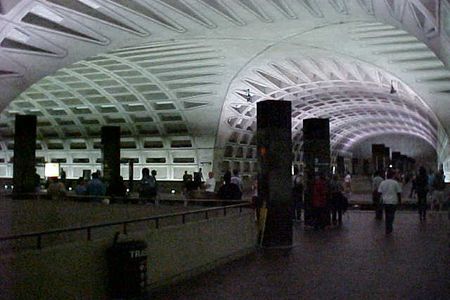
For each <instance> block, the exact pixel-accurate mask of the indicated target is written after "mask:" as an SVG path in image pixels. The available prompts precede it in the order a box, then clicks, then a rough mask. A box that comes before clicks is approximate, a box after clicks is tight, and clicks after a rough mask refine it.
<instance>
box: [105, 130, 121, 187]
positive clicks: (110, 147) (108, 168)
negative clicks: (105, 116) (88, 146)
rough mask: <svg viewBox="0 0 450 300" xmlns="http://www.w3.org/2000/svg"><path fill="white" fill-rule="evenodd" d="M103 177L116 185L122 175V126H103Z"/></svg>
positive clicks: (110, 183)
mask: <svg viewBox="0 0 450 300" xmlns="http://www.w3.org/2000/svg"><path fill="white" fill-rule="evenodd" d="M102 159H103V179H104V180H105V182H107V183H108V184H109V185H115V184H116V183H117V181H118V179H119V176H120V127H119V126H103V127H102Z"/></svg>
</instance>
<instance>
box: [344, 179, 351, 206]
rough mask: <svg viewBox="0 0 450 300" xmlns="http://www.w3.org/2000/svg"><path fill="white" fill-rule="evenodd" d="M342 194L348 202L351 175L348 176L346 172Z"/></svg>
mask: <svg viewBox="0 0 450 300" xmlns="http://www.w3.org/2000/svg"><path fill="white" fill-rule="evenodd" d="M344 194H345V196H346V197H347V199H349V200H350V197H351V195H352V175H350V172H347V175H345V177H344Z"/></svg>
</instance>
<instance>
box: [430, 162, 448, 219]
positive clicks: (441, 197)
mask: <svg viewBox="0 0 450 300" xmlns="http://www.w3.org/2000/svg"><path fill="white" fill-rule="evenodd" d="M432 186H433V203H434V204H435V205H436V206H437V207H438V209H439V211H442V209H443V207H444V202H445V192H444V191H445V181H444V170H442V169H441V170H439V171H438V172H437V173H436V175H435V176H434V179H433V183H432Z"/></svg>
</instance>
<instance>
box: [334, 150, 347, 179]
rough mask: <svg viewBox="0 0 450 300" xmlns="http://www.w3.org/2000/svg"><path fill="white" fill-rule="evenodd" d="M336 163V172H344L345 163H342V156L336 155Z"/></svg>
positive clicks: (342, 173) (341, 173) (340, 173)
mask: <svg viewBox="0 0 450 300" xmlns="http://www.w3.org/2000/svg"><path fill="white" fill-rule="evenodd" d="M336 164H337V168H336V169H337V170H336V171H337V174H339V175H340V176H342V175H344V174H345V163H344V157H343V156H340V155H338V156H337V157H336Z"/></svg>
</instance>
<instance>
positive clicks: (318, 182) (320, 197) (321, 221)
mask: <svg viewBox="0 0 450 300" xmlns="http://www.w3.org/2000/svg"><path fill="white" fill-rule="evenodd" d="M328 194H329V190H328V184H327V181H326V179H325V176H323V175H322V174H321V175H320V176H319V175H316V178H315V179H314V185H313V190H312V209H313V216H314V229H316V230H317V229H319V228H320V229H323V228H325V226H326V225H327V224H328V219H329V216H328V214H327V206H328Z"/></svg>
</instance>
